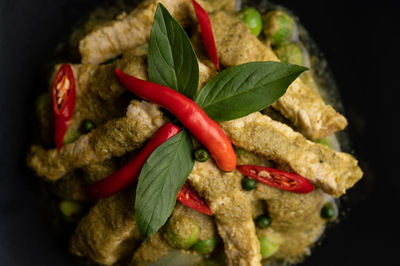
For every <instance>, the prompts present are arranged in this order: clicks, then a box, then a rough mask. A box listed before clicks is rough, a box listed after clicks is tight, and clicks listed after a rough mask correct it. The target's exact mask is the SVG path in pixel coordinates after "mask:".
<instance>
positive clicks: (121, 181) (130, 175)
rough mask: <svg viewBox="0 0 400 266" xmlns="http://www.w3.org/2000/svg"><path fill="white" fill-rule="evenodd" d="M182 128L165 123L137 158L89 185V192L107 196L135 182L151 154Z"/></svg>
mask: <svg viewBox="0 0 400 266" xmlns="http://www.w3.org/2000/svg"><path fill="white" fill-rule="evenodd" d="M180 130H181V129H180V128H179V127H177V126H175V125H173V124H171V123H166V124H165V125H163V126H162V127H161V128H160V129H159V130H158V131H157V132H156V134H154V136H153V137H152V138H151V139H150V140H149V141H148V142H147V144H146V145H145V146H144V148H143V149H142V150H141V151H140V152H139V154H138V155H137V156H136V157H135V158H133V159H132V160H131V161H130V162H129V163H127V164H126V165H125V166H124V167H122V168H121V169H119V170H117V171H116V172H114V173H112V174H111V175H109V176H108V177H106V178H104V179H102V180H100V181H98V182H96V183H94V184H93V185H91V186H89V187H88V188H87V190H86V191H87V194H88V195H90V196H91V197H92V198H105V197H108V196H111V195H112V194H114V193H116V192H118V191H120V190H122V189H124V188H126V187H128V186H129V185H130V184H132V183H134V182H135V181H136V180H137V178H138V177H139V174H140V171H141V170H142V167H143V165H144V163H145V162H146V160H147V158H149V156H150V154H151V153H152V152H153V151H154V150H155V149H156V148H157V147H158V146H160V145H161V144H162V143H164V142H165V141H167V140H168V139H170V138H172V137H173V136H175V135H176V134H178V132H179V131H180Z"/></svg>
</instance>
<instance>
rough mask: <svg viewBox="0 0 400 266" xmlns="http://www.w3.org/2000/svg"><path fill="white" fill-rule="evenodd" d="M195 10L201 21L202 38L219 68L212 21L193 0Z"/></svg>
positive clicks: (212, 59)
mask: <svg viewBox="0 0 400 266" xmlns="http://www.w3.org/2000/svg"><path fill="white" fill-rule="evenodd" d="M192 3H193V7H194V10H195V12H196V16H197V20H198V21H199V26H200V33H201V38H202V39H203V43H204V46H205V47H206V50H207V52H208V55H209V56H210V58H211V61H212V62H213V63H214V65H215V66H216V67H217V69H218V71H219V70H220V68H219V61H218V56H217V48H216V46H215V40H214V34H213V31H212V26H211V21H210V18H209V16H208V14H207V12H206V11H205V10H204V9H203V8H202V7H201V6H200V5H199V4H198V3H197V2H196V1H195V0H192Z"/></svg>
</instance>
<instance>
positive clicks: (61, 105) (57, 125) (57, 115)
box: [52, 64, 76, 149]
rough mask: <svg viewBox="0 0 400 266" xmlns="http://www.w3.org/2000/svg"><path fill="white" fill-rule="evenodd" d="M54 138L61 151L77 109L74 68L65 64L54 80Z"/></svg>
mask: <svg viewBox="0 0 400 266" xmlns="http://www.w3.org/2000/svg"><path fill="white" fill-rule="evenodd" d="M52 96H53V112H54V138H55V142H56V145H57V148H58V149H61V147H62V144H63V140H64V136H65V133H66V132H67V129H68V127H69V125H70V123H71V118H72V114H73V112H74V107H75V99H76V91H75V78H74V73H73V72H72V68H71V66H70V65H68V64H63V65H62V66H61V67H60V68H59V70H58V72H57V74H56V77H55V79H54V83H53V88H52Z"/></svg>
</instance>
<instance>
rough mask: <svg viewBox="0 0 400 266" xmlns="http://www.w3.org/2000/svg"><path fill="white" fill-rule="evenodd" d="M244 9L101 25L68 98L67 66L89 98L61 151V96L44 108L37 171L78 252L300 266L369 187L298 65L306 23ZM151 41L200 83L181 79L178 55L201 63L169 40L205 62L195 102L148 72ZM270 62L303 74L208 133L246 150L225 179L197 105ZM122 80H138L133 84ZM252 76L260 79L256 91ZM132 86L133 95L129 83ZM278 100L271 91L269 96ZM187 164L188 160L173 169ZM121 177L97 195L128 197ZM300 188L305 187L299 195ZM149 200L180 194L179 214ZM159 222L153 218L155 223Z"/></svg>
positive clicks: (143, 15) (342, 121) (179, 2)
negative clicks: (222, 84)
mask: <svg viewBox="0 0 400 266" xmlns="http://www.w3.org/2000/svg"><path fill="white" fill-rule="evenodd" d="M196 3H198V4H199V6H200V8H199V7H198V6H196V5H195V4H196ZM236 4H237V3H236V1H232V0H223V1H217V0H213V1H210V0H208V1H203V0H199V1H191V0H161V1H157V0H145V1H142V2H141V3H139V4H138V6H137V7H136V8H135V9H133V10H125V12H123V13H122V14H121V15H119V16H117V18H116V19H114V20H110V21H108V22H106V23H101V24H99V25H95V26H93V25H92V26H93V27H91V28H92V31H91V32H88V33H87V34H86V35H85V36H83V37H82V38H81V39H80V41H79V45H78V47H75V48H76V49H79V52H80V55H81V63H76V62H75V63H73V64H71V63H65V62H68V60H69V58H66V59H65V62H59V64H55V65H54V71H53V74H52V78H51V81H50V84H49V87H50V89H51V93H52V94H53V95H56V96H57V95H58V94H57V93H59V91H57V88H58V87H60V86H57V85H58V83H57V82H58V81H57V76H58V75H60V72H62V69H64V68H65V66H68V67H69V68H71V71H72V74H71V73H70V75H72V76H73V77H74V93H75V94H76V95H73V93H70V92H68V95H67V96H68V97H71V94H72V95H73V97H75V98H74V107H73V114H72V116H71V117H68V119H64V120H63V122H64V123H65V125H66V127H67V130H66V132H65V136H64V142H63V145H62V146H61V147H57V148H55V145H54V140H53V137H54V136H53V135H54V134H59V132H58V133H57V127H58V126H59V121H58V122H57V121H56V119H55V116H57V115H58V116H62V114H59V113H57V112H56V110H55V109H54V103H53V102H52V101H51V99H52V97H51V94H50V95H49V93H48V92H46V93H45V94H44V96H41V99H45V101H44V100H43V101H41V104H40V106H39V107H38V110H37V115H38V118H39V119H38V120H39V127H40V131H41V132H40V138H39V139H38V140H37V141H36V143H35V144H34V145H32V147H31V150H30V153H29V155H28V158H27V163H28V165H29V167H30V168H31V169H32V170H33V172H34V173H35V175H37V176H38V177H40V178H41V179H40V182H45V183H46V186H45V187H46V189H48V191H49V192H50V193H51V194H52V195H53V196H54V201H55V202H61V204H60V212H61V214H62V215H64V216H65V218H66V219H65V221H66V222H67V223H68V224H69V226H71V223H72V226H73V227H74V230H73V233H72V235H71V237H70V239H69V250H70V252H71V253H72V254H73V255H75V256H77V257H81V258H84V259H85V261H86V262H87V263H88V264H93V263H96V264H100V265H208V264H210V265H249V266H253V265H254V266H256V265H269V264H270V263H271V264H273V265H277V264H282V265H287V264H296V263H298V262H301V261H302V260H304V258H306V256H308V255H310V254H311V249H312V247H313V246H314V245H315V243H317V242H318V241H319V239H320V237H321V235H322V234H323V233H324V230H325V227H326V225H327V223H328V222H329V221H331V220H334V219H336V217H337V216H338V208H337V206H336V202H338V198H339V197H341V196H342V195H344V194H345V193H346V192H347V191H348V190H349V189H351V187H353V186H354V185H355V184H356V183H357V182H358V181H359V180H360V179H361V177H362V170H361V169H360V168H359V166H358V162H357V160H356V159H355V157H354V156H353V155H350V154H348V153H345V152H342V151H341V150H340V143H339V142H338V141H337V138H336V135H335V132H337V131H340V130H343V129H344V128H345V127H346V125H347V121H346V118H345V117H344V116H343V115H341V114H340V113H339V112H337V111H336V110H335V109H334V108H333V107H332V106H330V105H328V104H327V103H326V102H329V101H327V100H328V99H325V98H324V97H325V96H324V95H326V94H325V93H323V88H321V86H320V84H319V83H318V80H315V79H314V75H315V73H314V71H313V68H312V67H311V69H310V70H309V71H308V72H304V73H303V74H301V73H302V72H303V71H304V68H301V67H300V66H298V65H303V64H305V62H307V60H309V58H307V52H306V51H305V50H304V49H305V48H304V46H303V45H302V44H301V43H299V38H298V35H297V34H298V32H296V31H295V30H293V28H294V27H296V23H297V22H296V21H295V20H293V18H292V17H291V14H290V13H287V12H286V11H285V10H284V9H281V8H276V9H274V10H269V11H267V12H265V13H264V14H261V13H259V11H257V10H256V9H252V8H249V7H247V8H244V9H243V10H241V11H240V12H238V11H235V6H236ZM271 6H272V7H273V5H271ZM201 7H202V8H201ZM163 8H165V10H164V9H163ZM102 12H103V13H107V9H104V10H102ZM157 12H158V13H157ZM162 12H164V13H162ZM166 12H168V14H169V15H170V17H171V18H169V15H168V14H167V13H166ZM157 14H163V15H164V17H163V19H164V22H166V24H164V26H162V27H160V28H158V29H157V30H158V31H159V32H156V31H157V30H154V32H153V27H155V26H154V25H155V24H157V23H159V24H157V25H158V26H160V25H163V24H162V23H161V22H160V21H161V20H160V19H159V20H158V21H156V19H155V17H157ZM97 17H98V16H97ZM208 19H209V22H210V24H208ZM282 21H283V22H282ZM175 22H176V23H178V24H179V25H180V26H179V27H176V25H175V24H174V23H175ZM281 22H282V23H281ZM160 23H161V24H160ZM274 23H275V24H274ZM174 25H175V26H174ZM163 27H164V28H163ZM174 27H175V28H174ZM180 27H181V28H180ZM279 27H283V29H280V28H279ZM285 27H286V28H285ZM166 29H168V30H166ZM171 29H173V30H171ZM163 30H165V31H163ZM280 30H281V31H280ZM160 32H162V33H160ZM171 32H173V33H171ZM152 34H161V35H160V36H162V38H160V39H162V40H163V41H165V42H164V43H161V42H160V43H157V47H156V48H159V50H160V51H161V54H162V56H161V57H160V58H157V60H158V61H157V62H158V64H159V65H160V66H163V67H164V68H172V69H173V70H174V71H172V72H171V73H172V74H171V75H172V78H175V79H184V80H185V81H187V82H188V83H190V78H191V76H184V77H182V76H179V73H180V72H182V73H184V70H182V69H184V68H185V67H187V65H185V63H186V62H185V60H183V61H179V58H180V57H183V58H185V57H189V55H188V54H184V55H183V56H182V55H176V54H174V50H179V49H178V48H179V47H178V48H177V47H171V46H170V43H172V42H173V41H176V40H177V39H179V40H181V42H182V43H184V42H185V41H187V42H188V43H189V44H190V45H191V46H192V47H193V51H192V52H193V53H194V55H195V57H193V58H195V59H196V58H197V60H193V61H195V62H193V63H194V64H196V65H197V66H198V70H199V75H198V77H199V78H198V80H195V81H194V82H195V86H194V88H195V89H196V90H195V91H194V92H193V95H191V96H190V95H189V96H188V95H186V96H183V95H182V92H181V91H179V88H165V87H166V85H165V84H158V85H157V86H156V85H154V84H153V85H152V80H151V75H150V74H149V72H150V71H151V69H152V68H154V65H151V64H152V61H151V60H149V58H150V57H154V56H155V55H154V53H155V52H154V50H155V49H156V48H155V47H154V42H152V40H151V38H152V37H151V36H152ZM207 34H208V35H207ZM210 34H211V36H212V38H213V40H212V39H210ZM182 36H183V37H182ZM75 37H76V36H75ZM186 37H187V38H186ZM171 40H172V41H171ZM168 41H169V43H168ZM210 44H211V45H210ZM212 44H215V49H216V53H217V55H218V60H219V63H220V66H221V69H218V70H217V67H216V66H215V65H214V64H215V61H214V60H212V56H210V49H214V48H213V47H212ZM190 45H189V46H190ZM180 48H182V47H180ZM169 52H171V53H169ZM303 52H304V54H303ZM181 53H184V52H183V49H182V52H181ZM178 54H179V52H178ZM171 58H172V59H173V60H172V61H170V60H171ZM110 59H112V60H110ZM153 59H154V58H153ZM71 60H72V59H71ZM268 61H273V62H275V63H276V64H277V65H276V66H277V69H278V70H277V71H279V68H278V66H279V67H286V68H287V69H297V70H298V73H296V78H293V79H292V80H291V82H289V83H288V85H287V86H286V88H284V89H285V90H284V91H283V93H282V95H281V96H279V97H277V100H275V101H273V103H272V104H271V106H270V107H269V105H268V106H263V108H262V109H259V110H253V111H252V112H251V113H250V114H249V113H247V114H245V115H240V116H238V117H237V118H235V119H233V120H228V121H224V120H218V121H217V122H215V121H214V120H213V119H212V117H211V115H210V117H211V118H210V117H209V118H210V120H211V121H212V122H210V123H209V126H210V127H209V128H208V129H209V130H203V132H200V133H199V132H196V134H203V133H204V134H206V133H208V134H209V132H214V131H212V130H213V129H215V128H218V129H219V130H221V132H222V134H223V136H224V137H226V139H228V141H229V145H232V146H233V148H234V150H233V149H232V154H233V155H234V156H226V157H229V158H235V160H237V161H235V165H237V167H236V168H235V169H234V170H233V171H229V172H227V171H223V170H221V168H220V167H219V164H217V163H216V162H218V160H216V159H217V158H216V157H214V156H215V155H214V154H212V153H210V152H209V151H207V149H206V147H209V146H207V145H205V143H204V142H203V143H200V141H199V139H200V138H196V137H194V136H199V135H196V134H194V132H193V130H196V123H198V124H200V123H203V120H201V119H202V118H203V117H204V116H205V115H209V114H208V113H206V112H205V111H204V110H203V109H201V107H199V105H197V102H196V97H197V96H198V95H199V94H201V93H202V92H204V91H206V90H207V89H208V88H207V86H208V85H207V84H209V82H210V80H218V77H219V76H220V74H221V73H224V72H225V71H226V70H229V69H230V68H234V67H240V66H243V64H245V63H246V64H247V63H249V64H251V63H254V62H268ZM281 61H283V62H284V63H282V62H281ZM153 62H154V60H153ZM171 62H172V63H171ZM292 64H295V65H297V66H294V65H292ZM296 67H297V68H296ZM299 69H302V71H300V70H299ZM244 72H245V71H244ZM121 73H124V75H125V74H127V75H128V76H124V78H126V77H128V78H126V80H124V79H123V78H121V77H122V76H121ZM160 73H164V72H162V70H160ZM61 74H62V73H61ZM241 74H243V73H238V75H241ZM300 74H301V75H300ZM161 75H162V74H161ZM293 75H294V74H293ZM163 78H164V79H165V80H168V79H170V78H171V76H163ZM252 78H253V77H251V76H248V77H247V81H248V82H251V79H252ZM263 78H267V77H263ZM127 80H128V81H129V82H131V83H132V84H133V85H132V84H130V85H132V86H127V85H126V82H127ZM249 80H250V81H249ZM137 81H139V82H138V83H135V82H137ZM129 82H128V83H129ZM274 82H275V83H279V81H277V80H274V81H273V82H272V83H274ZM137 84H142V85H143V84H145V85H143V86H148V87H146V88H147V89H148V90H149V89H154V88H158V91H157V90H154V94H155V95H156V94H160V95H163V97H170V95H175V96H174V97H175V98H173V99H174V100H175V101H183V102H185V103H186V105H181V106H183V108H182V110H178V112H182V113H184V112H186V114H187V115H188V116H189V115H192V120H193V121H194V122H193V121H191V122H193V123H192V124H191V125H190V126H188V124H185V122H183V120H182V119H181V121H179V119H177V117H179V116H177V115H176V114H175V113H174V112H176V110H175V111H171V110H170V109H168V106H165V105H162V104H160V105H159V104H157V103H158V102H157V101H156V100H154V99H155V98H156V96H155V97H154V98H152V96H149V97H144V96H140V95H139V94H133V93H131V92H132V91H133V90H132V88H131V87H135V88H136V87H140V86H139V85H137ZM159 85H161V86H159ZM271 86H273V85H271ZM279 86H280V85H279ZM142 89H143V88H142ZM171 89H173V90H171ZM44 90H46V88H44ZM164 90H165V91H168V93H165V91H164ZM47 91H48V89H47ZM171 91H172V92H171ZM247 93H250V94H251V92H247ZM270 94H272V93H270V92H269V91H268V88H266V91H265V97H270V96H271V95H270ZM60 95H61V94H60ZM64 96H65V95H64ZM67 96H66V97H67ZM263 97H264V95H263ZM138 98H143V99H138ZM187 98H190V99H187ZM49 99H50V100H49ZM171 99H172V98H171ZM254 101H257V99H256V98H254ZM161 102H162V101H161ZM170 104H171V102H170ZM173 104H174V102H172V105H173ZM175 104H178V103H177V102H175ZM193 106H194V107H193ZM58 107H62V106H58ZM69 107H70V106H68V108H69ZM68 108H67V109H68ZM191 108H192V109H191ZM235 108H236V107H235V103H234V101H232V105H231V106H226V108H225V110H224V112H232V113H235V112H237V113H238V111H237V110H236V109H235ZM61 109H62V108H61ZM64 110H65V107H64ZM193 110H194V111H193ZM67 111H70V110H67ZM239 111H241V110H239ZM241 112H242V111H241ZM244 112H245V111H243V113H244ZM239 113H240V112H239ZM215 120H217V119H215ZM171 124H173V125H172V127H171V128H175V129H176V128H178V129H179V130H178V131H176V132H175V133H174V134H172V133H170V134H171V135H169V136H168V137H166V136H163V137H164V138H165V139H163V140H162V141H161V140H160V139H161V138H159V135H158V134H159V132H160V131H161V130H162V128H164V126H165V125H167V126H168V125H171ZM211 127H213V128H211ZM160 128H161V129H160ZM203 129H204V128H203ZM204 131H207V132H204ZM184 134H187V136H189V137H188V138H187V139H186V140H188V141H187V142H186V143H185V142H184V141H183V138H180V137H181V136H182V135H184ZM208 136H209V137H210V139H213V140H212V141H214V140H215V139H217V138H215V136H213V135H208ZM179 138H180V139H179ZM154 139H156V140H154ZM157 141H158V142H160V143H158V144H157V145H155V144H154V143H156V142H157ZM206 141H208V140H206ZM210 141H211V140H210ZM334 141H336V142H334ZM175 144H176V146H174V145H175ZM178 144H179V145H178ZM207 144H208V145H209V143H207ZM324 144H325V145H324ZM185 145H187V146H186V147H190V148H191V150H190V152H192V153H193V154H189V155H188V156H187V157H186V158H185V160H183V158H181V157H179V156H177V155H176V154H174V153H173V152H171V151H173V148H176V147H183V146H185ZM213 145H220V143H218V142H215V143H214V144H213ZM150 146H151V147H150ZM221 147H222V146H221ZM176 149H177V150H178V148H176ZM149 150H151V152H149V154H147V155H146V156H145V155H143V154H144V151H149ZM209 150H210V151H211V149H209ZM180 151H182V152H183V151H184V149H181V150H180ZM233 151H234V152H233ZM163 152H164V153H167V152H170V154H173V155H170V154H169V156H170V157H168V156H165V158H164V157H163V158H162V159H163V160H164V159H165V160H170V161H168V162H169V163H165V164H163V163H162V161H163V160H161V163H158V164H154V163H153V162H154V161H157V160H155V159H154V158H156V159H157V158H158V159H159V157H157V156H161V155H160V154H162V155H164V153H163ZM227 152H229V151H227ZM180 155H181V154H180ZM174 156H175V157H176V158H181V160H180V161H179V162H177V163H176V162H174V161H173V160H172V159H171V158H172V157H174ZM218 159H221V158H218ZM157 162H160V160H158V161H157ZM186 164H191V168H190V169H192V170H191V171H188V173H186V178H185V179H184V180H183V182H182V180H181V179H180V175H181V173H180V171H178V170H176V171H175V172H174V174H175V176H174V178H170V176H171V175H170V174H169V175H167V174H165V176H164V173H170V172H171V171H172V170H173V169H174V167H176V169H180V168H182V169H183V168H184V167H185V165H186ZM157 167H164V168H163V171H160V172H157V173H160V174H158V175H159V176H158V177H153V178H154V180H153V181H152V182H150V183H149V184H147V187H146V189H144V190H140V189H141V188H142V187H141V185H143V183H141V182H143V178H145V177H146V178H151V169H157ZM171 169H172V170H171ZM243 169H247V172H246V175H244V171H243ZM255 169H263V170H262V171H256V170H255ZM143 173H146V175H145V174H143ZM144 176H145V177H144ZM149 176H150V177H149ZM116 180H117V181H118V182H125V183H126V185H124V186H123V187H122V188H119V189H118V192H116V193H115V194H113V195H111V196H109V195H106V196H102V194H101V191H100V192H99V193H98V194H96V195H95V196H94V194H92V193H89V192H88V191H89V190H88V188H91V187H92V186H93V185H98V186H97V188H99V189H100V190H101V188H102V186H103V188H104V186H115V185H116V182H117V181H116ZM160 180H161V182H160ZM102 182H103V183H102ZM113 182H114V183H113ZM179 182H181V183H179ZM138 183H139V185H137V184H138ZM178 183H179V184H178ZM182 183H184V186H183V187H182ZM99 184H100V185H99ZM102 184H103V185H102ZM154 184H156V185H158V186H159V187H157V188H155V187H154ZM305 184H306V185H305ZM293 186H294V187H295V188H296V186H300V188H302V189H303V190H301V189H300V190H293V189H292V188H293ZM301 186H303V187H301ZM171 187H173V188H174V189H175V190H176V191H175V190H174V189H171ZM306 188H307V189H306ZM173 190H174V191H173ZM146 191H147V192H149V193H150V194H151V197H149V201H150V202H152V201H153V200H154V201H155V200H156V199H162V200H159V201H158V202H159V204H160V205H161V206H167V205H164V202H163V201H169V198H171V197H166V196H165V195H166V194H168V193H169V194H168V195H172V194H173V193H175V194H176V193H177V195H176V196H175V194H173V196H174V197H172V198H173V201H172V206H171V208H170V212H169V214H168V216H165V215H164V216H163V217H162V218H160V217H159V213H158V212H154V211H153V212H152V209H153V208H154V209H156V208H157V206H151V207H147V209H145V210H143V209H141V211H138V210H139V209H140V208H141V205H140V204H142V203H143V202H141V200H142V199H141V197H140V196H139V197H138V196H137V195H145V196H146V193H145V192H146ZM97 192H98V191H97ZM143 197H144V196H143ZM175 202H176V203H175ZM166 209H167V207H165V209H163V210H161V211H160V212H166V211H165V210H166ZM143 211H144V212H143ZM146 212H147V213H149V212H151V215H150V216H151V217H150V218H149V219H151V221H150V222H148V220H146V219H148V217H149V216H146V215H144V214H143V213H146ZM77 214H79V215H77ZM72 217H73V219H72ZM162 219H163V220H162ZM161 220H162V221H161ZM153 229H154V230H153ZM151 230H153V231H151ZM149 231H151V233H148V232H149Z"/></svg>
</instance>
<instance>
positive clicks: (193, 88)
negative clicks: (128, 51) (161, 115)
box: [148, 4, 199, 99]
mask: <svg viewBox="0 0 400 266" xmlns="http://www.w3.org/2000/svg"><path fill="white" fill-rule="evenodd" d="M148 72H149V80H150V81H152V82H155V83H158V84H161V85H164V86H166V87H169V88H172V89H174V90H176V91H178V92H180V93H182V94H184V95H185V96H187V97H189V98H191V99H193V98H194V96H195V95H196V93H197V87H198V82H199V65H198V62H197V57H196V54H195V52H194V50H193V48H192V45H191V43H190V40H189V37H188V36H187V34H186V32H185V31H184V30H183V28H182V27H181V26H180V25H179V23H178V22H176V20H175V19H174V18H173V17H172V16H171V15H170V14H169V13H168V10H167V9H166V8H165V7H164V6H163V5H162V4H158V6H157V10H156V14H155V17H154V22H153V27H152V29H151V33H150V41H149V53H148Z"/></svg>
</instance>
